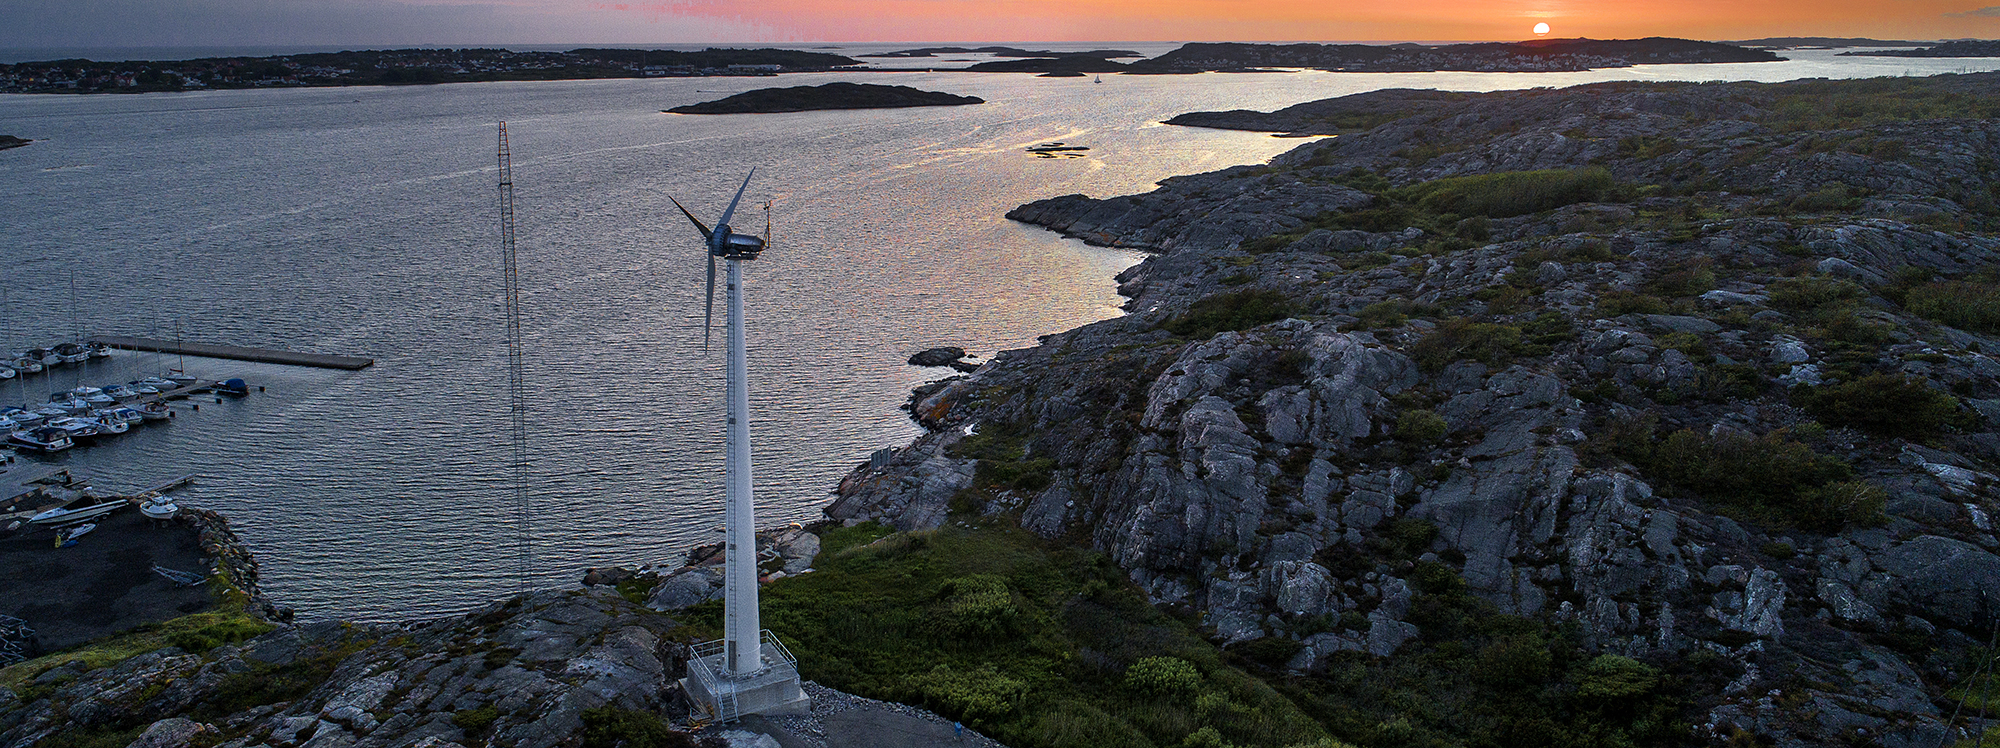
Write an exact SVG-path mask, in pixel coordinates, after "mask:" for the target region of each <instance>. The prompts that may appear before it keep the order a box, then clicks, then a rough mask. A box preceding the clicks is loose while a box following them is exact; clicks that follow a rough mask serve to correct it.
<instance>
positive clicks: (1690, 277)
mask: <svg viewBox="0 0 2000 748" xmlns="http://www.w3.org/2000/svg"><path fill="white" fill-rule="evenodd" d="M1704 260H1705V258H1704ZM1646 290H1647V291H1651V292H1653V293H1655V294H1658V295H1660V296H1665V297H1667V298H1681V297H1685V296H1696V295H1699V294H1704V293H1707V292H1709V291H1713V290H1715V271H1713V270H1710V269H1709V263H1708V262H1706V261H1697V262H1694V263H1692V264H1690V265H1689V266H1688V267H1684V268H1681V269H1679V270H1674V271H1671V272H1668V273H1666V274H1664V275H1661V276H1660V277H1658V278H1655V279H1653V282H1652V283H1648V284H1646Z"/></svg>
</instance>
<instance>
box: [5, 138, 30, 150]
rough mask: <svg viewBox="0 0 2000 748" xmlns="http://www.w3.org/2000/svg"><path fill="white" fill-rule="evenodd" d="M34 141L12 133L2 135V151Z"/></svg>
mask: <svg viewBox="0 0 2000 748" xmlns="http://www.w3.org/2000/svg"><path fill="white" fill-rule="evenodd" d="M33 142H35V141H32V140H29V139H27V138H17V137H14V136H12V135H0V151H4V150H7V149H9V148H19V147H21V146H24V145H27V144H29V143H33Z"/></svg>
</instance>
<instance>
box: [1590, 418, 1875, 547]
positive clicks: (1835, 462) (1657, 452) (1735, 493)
mask: <svg viewBox="0 0 2000 748" xmlns="http://www.w3.org/2000/svg"><path fill="white" fill-rule="evenodd" d="M1623 446H1624V451H1625V453H1626V454H1627V456H1628V458H1630V459H1632V460H1633V462H1634V463H1635V464H1638V465H1639V466H1640V469H1641V470H1643V471H1644V472H1645V473H1646V474H1647V475H1648V476H1649V477H1652V478H1654V479H1655V480H1658V481H1660V482H1662V483H1664V484H1665V485H1666V486H1667V487H1669V488H1671V489H1673V490H1676V491H1683V492H1689V493H1693V494H1696V495H1699V496H1701V497H1702V498H1704V499H1706V500H1708V501H1709V502H1710V503H1712V504H1714V505H1716V506H1718V507H1721V508H1725V509H1733V510H1735V511H1736V512H1737V513H1739V514H1742V515H1747V516H1750V517H1752V518H1755V519H1759V520H1763V521H1771V522H1779V523H1784V524H1791V525H1796V526H1799V527H1803V528H1806V529H1810V530H1816V531H1823V532H1826V531H1832V530H1837V529H1838V528H1840V527H1842V526H1845V525H1848V524H1872V523H1874V522H1875V521H1876V518H1877V517H1878V516H1879V507H1877V508H1876V509H1877V511H1875V512H1870V511H1869V510H1868V507H1867V506H1866V503H1865V502H1860V501H1850V502H1843V501H1841V499H1843V498H1856V497H1853V496H1843V495H1822V494H1820V493H1818V492H1817V490H1818V489H1819V488H1820V487H1822V486H1825V485H1827V484H1829V483H1834V482H1836V481H1844V480H1847V479H1848V478H1849V477H1850V475H1851V474H1852V472H1853V471H1852V469H1851V468H1850V467H1849V466H1848V464H1847V463H1846V462H1845V461H1842V460H1841V459H1839V458H1837V457H1831V456H1827V455H1822V454H1818V453H1816V452H1814V451H1813V450H1812V448H1810V447H1807V446H1806V445H1804V444H1800V443H1798V442H1795V441H1791V440H1789V439H1787V438H1786V435H1785V434H1784V433H1783V432H1773V433H1771V434H1767V435H1765V436H1762V437H1749V436H1742V435H1738V434H1730V433H1722V434H1714V435H1709V434H1704V433H1701V432H1698V431H1692V430H1682V431H1677V432H1674V433H1673V434H1672V435H1670V436H1668V437H1667V438H1666V439H1665V440H1664V441H1661V442H1659V443H1658V444H1657V446H1655V445H1654V444H1653V443H1652V442H1650V441H1647V440H1635V441H1631V442H1627V443H1626V444H1624V445H1623ZM1862 498H1865V497H1862ZM1842 507H1844V508H1845V509H1846V510H1848V511H1845V512H1839V511H1836V512H1829V509H1830V508H1842Z"/></svg>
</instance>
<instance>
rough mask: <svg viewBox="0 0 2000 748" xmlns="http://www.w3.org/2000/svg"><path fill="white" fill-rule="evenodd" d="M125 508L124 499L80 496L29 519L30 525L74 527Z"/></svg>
mask: <svg viewBox="0 0 2000 748" xmlns="http://www.w3.org/2000/svg"><path fill="white" fill-rule="evenodd" d="M124 506H125V500H124V499H104V498H99V497H96V496H87V495H86V496H80V497H77V498H75V499H71V500H70V501H69V503H66V504H63V505H62V506H59V507H56V508H54V509H50V510H48V511H46V512H42V513H41V514H37V515H35V516H33V517H29V518H28V524H31V525H56V526H61V525H72V524H76V523H78V522H85V521H89V520H93V519H97V518H98V517H102V516H104V515H107V514H110V513H112V512H115V511H118V510H119V509H120V508H123V507H124Z"/></svg>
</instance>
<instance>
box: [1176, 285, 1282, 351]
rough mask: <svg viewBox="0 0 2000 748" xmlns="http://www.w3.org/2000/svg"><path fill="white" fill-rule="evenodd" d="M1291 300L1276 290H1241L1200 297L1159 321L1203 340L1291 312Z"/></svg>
mask: <svg viewBox="0 0 2000 748" xmlns="http://www.w3.org/2000/svg"><path fill="white" fill-rule="evenodd" d="M1292 313H1293V308H1292V303H1291V300H1289V299H1287V298H1285V295H1284V294H1283V293H1279V292H1277V291H1260V290H1243V291H1231V292H1229V293H1219V294H1215V295H1212V296H1207V297H1204V298H1202V299H1201V300H1200V301H1196V302H1195V303H1194V304H1192V305H1190V306H1189V307H1188V310H1187V311H1186V312H1183V313H1181V315H1180V316H1178V317H1175V318H1173V319H1171V320H1168V321H1167V322H1165V323H1163V324H1161V325H1160V327H1162V328H1164V329H1166V330H1167V331H1168V332H1171V333H1173V334H1175V335H1179V336H1181V337H1184V338H1192V339H1195V340H1206V339H1208V338H1211V337H1214V336H1215V334H1216V333H1219V332H1228V331H1233V330H1248V329H1250V328H1252V327H1256V326H1258V325H1262V324H1264V323H1267V322H1276V321H1278V320H1281V319H1284V318H1286V317H1289V316H1291V315H1292Z"/></svg>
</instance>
